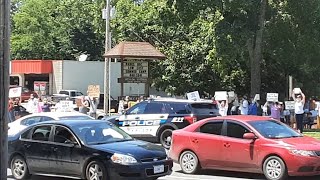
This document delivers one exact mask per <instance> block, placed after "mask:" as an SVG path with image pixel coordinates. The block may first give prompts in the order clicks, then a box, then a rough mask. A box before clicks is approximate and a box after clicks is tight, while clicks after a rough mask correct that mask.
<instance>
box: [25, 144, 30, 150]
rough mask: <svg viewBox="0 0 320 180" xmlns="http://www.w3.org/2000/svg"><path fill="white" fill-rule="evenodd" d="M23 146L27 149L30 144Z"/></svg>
mask: <svg viewBox="0 0 320 180" xmlns="http://www.w3.org/2000/svg"><path fill="white" fill-rule="evenodd" d="M23 146H24V147H25V148H26V149H28V148H30V146H31V145H30V144H24V145H23Z"/></svg>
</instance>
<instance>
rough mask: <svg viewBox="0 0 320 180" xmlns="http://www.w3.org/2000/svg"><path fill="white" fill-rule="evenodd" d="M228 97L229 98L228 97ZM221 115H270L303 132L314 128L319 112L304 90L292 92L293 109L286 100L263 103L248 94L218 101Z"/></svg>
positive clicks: (214, 101) (314, 102) (216, 102)
mask: <svg viewBox="0 0 320 180" xmlns="http://www.w3.org/2000/svg"><path fill="white" fill-rule="evenodd" d="M227 99H228V98H227ZM212 100H213V103H214V104H216V105H217V107H218V109H219V114H220V115H221V116H227V115H258V116H270V117H271V118H273V119H277V120H279V121H281V122H283V123H286V124H288V125H289V126H291V127H294V128H296V129H297V130H298V131H299V132H301V133H302V132H303V129H304V127H305V126H306V127H307V128H312V125H314V120H315V116H316V115H315V114H317V113H318V112H317V107H316V106H317V105H316V101H315V100H314V99H312V98H310V99H309V100H308V101H306V96H305V95H304V93H303V92H301V93H299V94H295V93H294V92H292V97H291V98H290V101H294V108H293V109H286V108H285V107H286V106H285V103H284V102H278V101H276V102H274V101H269V102H268V101H266V102H265V103H264V104H263V105H262V104H260V103H261V101H260V100H256V99H254V98H253V97H252V98H250V99H248V98H247V96H243V97H241V98H238V97H235V98H234V99H233V100H232V101H230V102H229V101H228V100H223V101H216V100H215V99H214V98H213V99H212Z"/></svg>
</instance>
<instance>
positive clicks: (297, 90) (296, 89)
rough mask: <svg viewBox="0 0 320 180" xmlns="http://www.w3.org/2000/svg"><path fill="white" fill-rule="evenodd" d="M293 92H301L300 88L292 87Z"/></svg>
mask: <svg viewBox="0 0 320 180" xmlns="http://www.w3.org/2000/svg"><path fill="white" fill-rule="evenodd" d="M293 93H294V94H301V89H300V88H294V89H293Z"/></svg>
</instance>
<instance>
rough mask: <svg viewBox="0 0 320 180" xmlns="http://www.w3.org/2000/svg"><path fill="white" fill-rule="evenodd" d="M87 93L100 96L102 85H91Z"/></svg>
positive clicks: (90, 95) (91, 95)
mask: <svg viewBox="0 0 320 180" xmlns="http://www.w3.org/2000/svg"><path fill="white" fill-rule="evenodd" d="M87 94H88V96H89V97H97V98H98V97H100V86H99V85H89V86H88V91H87Z"/></svg>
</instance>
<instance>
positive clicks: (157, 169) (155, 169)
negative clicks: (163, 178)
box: [153, 165, 164, 174]
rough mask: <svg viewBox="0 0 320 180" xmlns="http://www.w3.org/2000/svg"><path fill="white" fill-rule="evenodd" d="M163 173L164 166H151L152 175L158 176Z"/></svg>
mask: <svg viewBox="0 0 320 180" xmlns="http://www.w3.org/2000/svg"><path fill="white" fill-rule="evenodd" d="M163 172H164V165H159V166H153V173H154V174H159V173H163Z"/></svg>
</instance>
